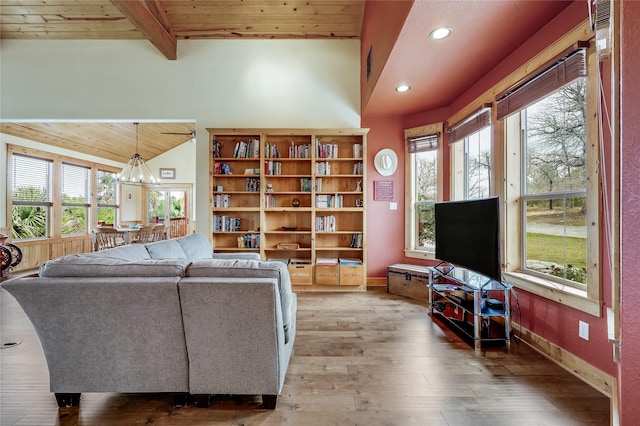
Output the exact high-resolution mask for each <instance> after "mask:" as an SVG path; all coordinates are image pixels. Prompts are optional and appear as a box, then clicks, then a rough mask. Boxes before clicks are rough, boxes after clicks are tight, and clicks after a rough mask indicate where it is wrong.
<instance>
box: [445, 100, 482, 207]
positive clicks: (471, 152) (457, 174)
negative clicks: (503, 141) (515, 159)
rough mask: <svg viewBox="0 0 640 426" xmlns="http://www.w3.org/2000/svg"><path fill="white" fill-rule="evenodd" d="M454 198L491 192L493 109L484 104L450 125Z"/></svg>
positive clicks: (465, 198) (463, 198)
mask: <svg viewBox="0 0 640 426" xmlns="http://www.w3.org/2000/svg"><path fill="white" fill-rule="evenodd" d="M449 133H450V136H449V140H451V141H453V142H454V143H452V144H451V154H452V155H451V159H452V160H451V169H452V172H453V173H452V186H451V199H452V200H468V199H472V198H486V197H489V196H490V195H491V190H492V188H491V109H489V108H487V107H483V108H482V109H481V110H480V111H479V112H477V113H476V114H474V115H472V116H471V117H468V118H466V119H465V120H463V121H462V122H461V123H460V124H458V125H456V126H453V127H452V128H450V129H449Z"/></svg>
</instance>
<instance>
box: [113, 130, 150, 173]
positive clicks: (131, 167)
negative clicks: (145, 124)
mask: <svg viewBox="0 0 640 426" xmlns="http://www.w3.org/2000/svg"><path fill="white" fill-rule="evenodd" d="M133 124H135V126H136V152H135V154H133V156H132V157H131V158H130V159H129V162H128V163H127V165H126V166H125V167H124V169H122V171H121V172H120V173H119V174H118V180H119V181H120V182H122V183H126V184H129V185H143V184H152V185H154V184H156V178H155V177H153V174H152V173H151V170H149V166H147V164H146V163H145V162H144V160H143V159H142V156H141V155H140V154H139V153H138V127H139V125H140V123H133Z"/></svg>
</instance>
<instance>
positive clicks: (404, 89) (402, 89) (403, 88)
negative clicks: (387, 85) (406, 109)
mask: <svg viewBox="0 0 640 426" xmlns="http://www.w3.org/2000/svg"><path fill="white" fill-rule="evenodd" d="M409 90H411V86H408V85H406V84H403V85H400V86H398V87H396V92H400V93H402V92H408V91H409Z"/></svg>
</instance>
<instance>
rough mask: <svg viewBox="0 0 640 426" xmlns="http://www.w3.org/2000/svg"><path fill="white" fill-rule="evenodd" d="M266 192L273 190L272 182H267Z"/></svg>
mask: <svg viewBox="0 0 640 426" xmlns="http://www.w3.org/2000/svg"><path fill="white" fill-rule="evenodd" d="M267 192H273V184H271V183H268V184H267Z"/></svg>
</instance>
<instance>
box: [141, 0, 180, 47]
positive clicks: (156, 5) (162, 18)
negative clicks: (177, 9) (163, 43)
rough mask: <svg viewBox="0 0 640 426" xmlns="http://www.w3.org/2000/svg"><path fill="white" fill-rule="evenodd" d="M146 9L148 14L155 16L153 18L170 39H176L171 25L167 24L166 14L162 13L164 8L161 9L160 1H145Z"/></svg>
mask: <svg viewBox="0 0 640 426" xmlns="http://www.w3.org/2000/svg"><path fill="white" fill-rule="evenodd" d="M145 3H146V5H147V8H148V9H149V12H151V14H153V16H155V18H156V19H157V20H158V22H160V23H161V24H162V26H163V27H164V29H165V30H167V32H168V33H169V35H171V37H173V38H176V34H175V31H173V28H172V27H171V23H170V22H169V18H167V14H166V13H165V11H164V7H162V1H161V0H145Z"/></svg>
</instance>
